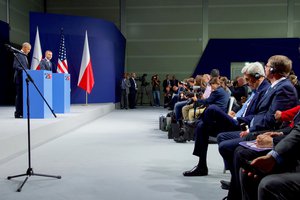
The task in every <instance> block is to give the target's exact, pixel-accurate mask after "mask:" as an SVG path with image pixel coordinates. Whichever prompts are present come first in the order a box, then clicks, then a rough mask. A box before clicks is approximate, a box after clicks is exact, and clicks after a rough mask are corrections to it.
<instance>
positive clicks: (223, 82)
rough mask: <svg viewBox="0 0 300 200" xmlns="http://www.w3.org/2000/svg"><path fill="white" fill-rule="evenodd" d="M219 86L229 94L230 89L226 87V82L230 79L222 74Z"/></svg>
mask: <svg viewBox="0 0 300 200" xmlns="http://www.w3.org/2000/svg"><path fill="white" fill-rule="evenodd" d="M220 82H221V87H222V88H224V90H225V91H226V92H227V93H228V94H229V96H231V90H230V89H229V87H228V83H230V80H228V78H227V77H226V76H222V77H221V78H220Z"/></svg>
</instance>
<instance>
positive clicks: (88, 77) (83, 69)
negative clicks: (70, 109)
mask: <svg viewBox="0 0 300 200" xmlns="http://www.w3.org/2000/svg"><path fill="white" fill-rule="evenodd" d="M94 83H95V81H94V74H93V68H92V62H91V57H90V50H89V42H88V34H87V31H86V32H85V40H84V47H83V54H82V60H81V66H80V73H79V78H78V84H77V85H78V86H79V87H81V88H82V89H84V90H85V91H86V92H87V93H89V94H90V93H91V91H92V89H93V87H94Z"/></svg>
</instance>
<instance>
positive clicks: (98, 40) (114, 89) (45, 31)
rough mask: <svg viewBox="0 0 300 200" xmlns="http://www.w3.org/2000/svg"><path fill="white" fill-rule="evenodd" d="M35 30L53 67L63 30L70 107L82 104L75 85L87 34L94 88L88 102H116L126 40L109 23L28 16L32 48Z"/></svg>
mask: <svg viewBox="0 0 300 200" xmlns="http://www.w3.org/2000/svg"><path fill="white" fill-rule="evenodd" d="M37 26H38V28H39V33H40V41H41V47H42V51H43V54H44V52H45V51H46V50H47V49H49V50H52V52H53V58H52V62H53V63H54V65H55V66H56V65H57V60H58V49H59V43H60V33H61V28H63V32H64V35H65V44H66V49H67V61H68V66H69V73H70V74H71V103H85V91H84V90H82V89H81V88H79V87H78V86H77V82H78V76H79V71H80V64H81V59H82V52H83V45H84V36H85V31H86V30H87V31H88V40H89V48H90V55H91V61H92V66H93V72H94V78H95V85H94V88H93V90H92V92H91V94H90V95H88V102H89V103H106V102H118V101H119V81H120V78H121V77H122V74H123V72H124V63H125V45H126V40H125V38H124V36H123V35H122V34H121V32H120V31H119V30H118V28H117V27H116V26H115V25H114V24H113V23H112V22H109V21H105V20H101V19H95V18H89V17H79V16H67V15H57V14H44V13H36V12H31V13H30V43H31V44H32V46H33V45H34V40H35V35H36V27H37ZM32 51H33V49H32ZM32 53H33V52H32ZM32 53H31V55H32Z"/></svg>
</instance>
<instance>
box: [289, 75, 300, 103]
mask: <svg viewBox="0 0 300 200" xmlns="http://www.w3.org/2000/svg"><path fill="white" fill-rule="evenodd" d="M289 79H290V81H291V83H292V84H293V86H295V88H296V91H297V95H298V99H300V83H299V81H298V78H297V76H296V75H294V74H292V75H290V76H289Z"/></svg>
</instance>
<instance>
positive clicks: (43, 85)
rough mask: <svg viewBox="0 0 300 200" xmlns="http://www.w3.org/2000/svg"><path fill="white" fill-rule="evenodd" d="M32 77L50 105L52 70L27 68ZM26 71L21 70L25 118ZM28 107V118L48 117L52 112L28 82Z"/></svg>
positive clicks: (25, 114)
mask: <svg viewBox="0 0 300 200" xmlns="http://www.w3.org/2000/svg"><path fill="white" fill-rule="evenodd" d="M27 72H28V74H29V75H30V76H31V77H32V79H33V81H34V82H35V84H36V86H37V87H38V88H39V90H40V92H41V93H42V95H43V96H44V97H45V99H46V100H47V102H48V104H49V105H50V107H52V72H51V71H46V70H27ZM26 78H27V76H26V73H25V72H23V113H24V116H23V117H24V118H27V101H26V99H27V93H26V90H27V89H26V87H27V86H26ZM29 107H30V118H36V119H38V118H41V119H42V118H50V117H52V112H51V110H50V109H49V108H48V106H47V104H46V103H45V102H44V100H43V99H42V97H41V96H40V94H39V93H38V91H37V90H36V89H35V87H34V86H33V84H32V83H31V82H29Z"/></svg>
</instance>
